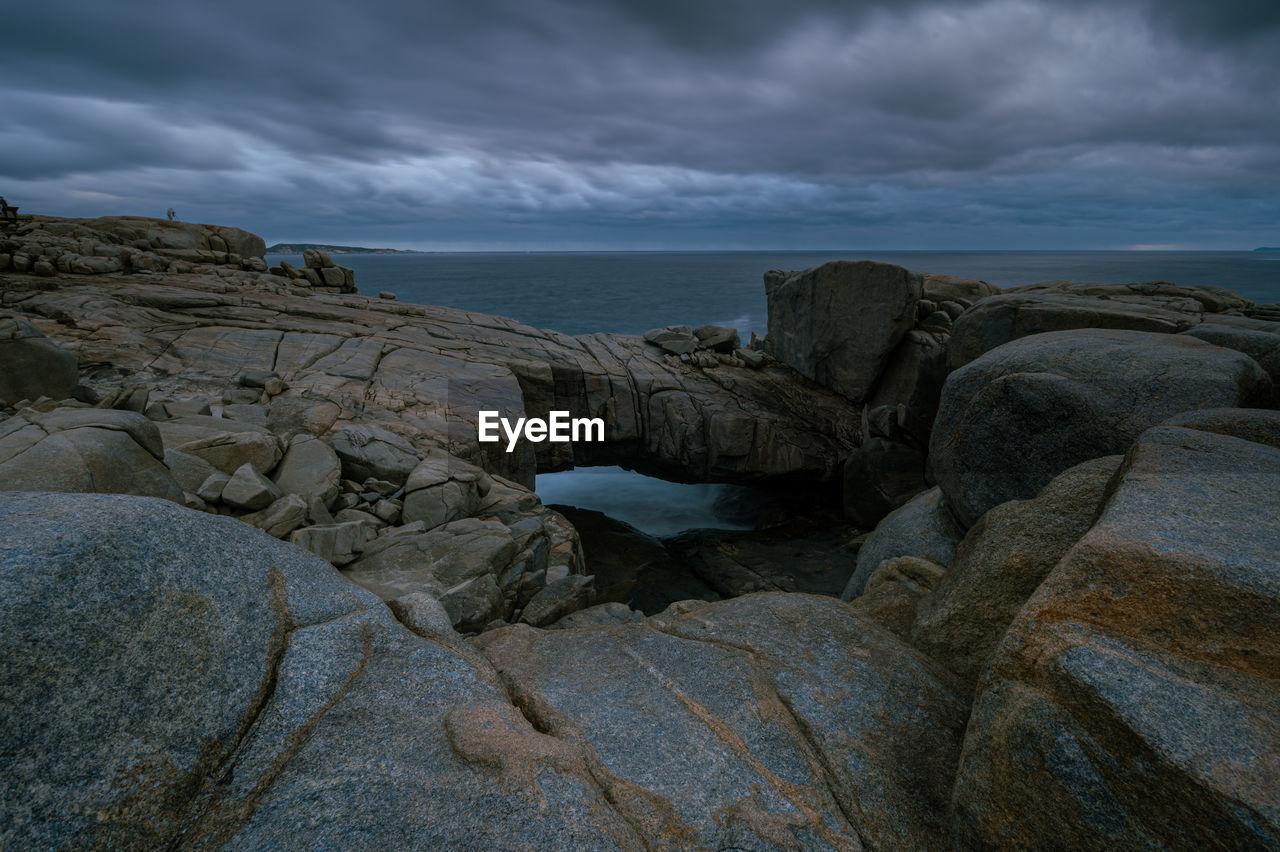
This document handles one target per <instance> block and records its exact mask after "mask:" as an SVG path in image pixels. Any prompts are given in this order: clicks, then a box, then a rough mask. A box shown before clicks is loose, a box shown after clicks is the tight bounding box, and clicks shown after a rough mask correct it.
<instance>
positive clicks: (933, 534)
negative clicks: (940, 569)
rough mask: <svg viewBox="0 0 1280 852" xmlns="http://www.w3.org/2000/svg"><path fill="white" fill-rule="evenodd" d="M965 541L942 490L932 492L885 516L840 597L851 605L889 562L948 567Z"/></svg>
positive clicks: (936, 489)
mask: <svg viewBox="0 0 1280 852" xmlns="http://www.w3.org/2000/svg"><path fill="white" fill-rule="evenodd" d="M962 538H964V528H963V527H961V526H960V523H959V521H957V520H956V518H955V515H954V513H953V512H952V511H951V508H950V507H949V506H948V505H947V501H946V498H944V497H943V496H942V489H940V488H930V489H929V490H928V491H925V492H924V493H923V494H920V495H919V496H917V497H915V498H914V499H912V500H911V501H910V502H908V503H905V504H904V505H902V506H901V507H900V508H898V509H896V510H895V511H893V512H891V513H890V514H888V515H886V516H885V518H884V520H882V521H881V522H880V523H879V524H878V525H877V526H876V528H875V529H874V530H873V531H872V532H871V535H870V536H868V537H867V540H866V541H864V542H863V543H862V547H861V548H860V549H859V550H858V562H857V565H856V566H855V567H854V570H853V574H852V575H850V577H849V581H848V583H846V584H845V587H844V591H843V592H841V594H840V597H841V598H843V599H844V600H846V601H848V600H853V599H854V598H856V597H858V596H859V595H861V594H862V593H863V591H864V590H865V589H866V586H867V581H868V580H870V579H871V575H872V574H874V573H875V571H876V569H877V568H879V567H880V563H881V562H883V561H884V560H886V559H894V558H896V557H899V556H920V557H924V558H927V559H930V560H932V561H934V562H937V563H939V564H941V565H949V564H950V563H951V560H952V558H953V557H954V556H955V552H956V546H957V545H958V544H959V543H960V540H961V539H962Z"/></svg>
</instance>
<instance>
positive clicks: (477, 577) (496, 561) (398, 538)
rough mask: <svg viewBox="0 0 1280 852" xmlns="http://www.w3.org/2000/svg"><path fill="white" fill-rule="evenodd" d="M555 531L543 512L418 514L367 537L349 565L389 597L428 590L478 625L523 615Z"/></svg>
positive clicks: (350, 575) (460, 624)
mask: <svg viewBox="0 0 1280 852" xmlns="http://www.w3.org/2000/svg"><path fill="white" fill-rule="evenodd" d="M548 514H551V513H548ZM554 538H555V533H554V531H553V530H548V529H547V528H546V525H545V523H544V521H543V519H542V518H540V517H537V516H535V517H531V518H523V519H521V520H518V521H514V522H512V523H510V524H507V523H503V522H502V521H500V520H497V519H490V520H480V519H479V518H464V519H462V520H457V521H452V522H450V523H447V524H444V525H442V526H439V527H436V528H434V529H430V530H428V529H427V528H426V525H425V524H423V523H422V522H421V521H418V522H415V523H412V524H408V525H406V526H403V527H399V528H397V529H396V530H394V531H392V532H388V533H386V534H383V535H381V536H379V537H378V538H377V539H376V540H374V541H372V542H370V543H368V544H365V545H363V547H362V553H361V556H360V558H359V559H357V560H355V561H354V562H352V563H351V564H349V565H347V566H346V568H345V569H344V572H343V573H344V576H346V577H347V579H349V580H351V581H352V582H355V583H357V584H359V585H361V586H363V587H364V588H366V589H368V590H369V591H371V592H373V593H374V594H376V595H377V596H378V597H380V598H382V599H383V600H385V601H391V600H395V599H396V598H399V597H402V596H404V595H407V594H411V593H413V592H426V593H427V594H430V595H431V596H432V597H434V598H436V599H437V600H439V601H440V603H441V604H443V605H444V608H445V610H447V611H448V613H449V616H450V618H452V619H453V623H454V625H455V626H456V627H457V628H458V629H459V630H465V631H468V632H475V631H478V630H480V629H481V628H483V627H485V626H486V625H487V624H489V622H491V621H494V620H500V621H514V620H516V619H517V618H518V617H519V615H520V610H521V609H522V608H524V607H525V606H526V605H527V604H528V603H529V602H530V600H531V599H532V598H533V597H534V596H535V595H536V594H538V593H539V592H541V591H542V590H543V588H544V587H546V586H548V585H549V583H548V579H549V571H548V569H549V567H550V559H549V557H550V553H551V549H552V546H553V540H554ZM573 567H579V566H577V565H576V564H575V565H574V566H573ZM555 579H556V580H558V579H562V577H556V578H555ZM580 603H582V604H583V605H585V603H590V601H580ZM573 608H576V607H572V608H570V609H569V610H566V612H563V613H560V615H565V614H567V612H569V611H572V609H573Z"/></svg>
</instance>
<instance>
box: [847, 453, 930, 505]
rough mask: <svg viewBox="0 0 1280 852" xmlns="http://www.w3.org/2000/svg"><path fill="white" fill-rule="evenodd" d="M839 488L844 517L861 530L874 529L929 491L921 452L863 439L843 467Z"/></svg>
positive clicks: (923, 455) (923, 456) (923, 454)
mask: <svg viewBox="0 0 1280 852" xmlns="http://www.w3.org/2000/svg"><path fill="white" fill-rule="evenodd" d="M842 486H843V487H842V498H841V503H842V505H843V508H844V516H845V517H846V518H848V519H849V520H851V521H853V522H854V523H856V524H859V525H860V526H862V527H870V526H874V525H875V524H876V523H878V522H879V521H880V519H881V518H883V517H885V516H886V515H888V514H889V513H890V512H892V511H894V510H895V509H897V508H898V507H899V506H902V505H904V504H905V503H907V502H908V501H909V500H910V499H911V498H912V497H914V496H916V495H917V494H919V493H920V492H922V491H924V490H925V489H926V488H928V487H929V483H928V482H927V481H926V479H925V452H924V449H923V448H921V447H917V446H912V445H910V444H905V443H902V442H900V441H894V440H890V439H888V438H881V437H874V438H867V439H866V440H864V441H863V442H862V446H860V447H858V449H856V450H854V451H853V453H852V454H851V455H850V456H849V460H848V461H847V462H846V463H845V466H844V479H843V482H842Z"/></svg>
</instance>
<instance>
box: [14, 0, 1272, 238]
mask: <svg viewBox="0 0 1280 852" xmlns="http://www.w3.org/2000/svg"><path fill="white" fill-rule="evenodd" d="M3 23H4V26H3V27H0V194H2V195H4V196H5V197H7V198H8V199H9V202H10V203H11V204H17V205H19V206H20V207H21V208H22V210H23V212H38V213H47V214H51V215H59V216H99V215H114V214H129V215H147V216H163V215H164V211H165V209H166V208H168V207H173V208H175V210H176V211H177V213H178V217H179V218H181V219H184V220H188V221H200V222H211V223H217V224H226V225H236V226H239V227H243V228H247V229H249V230H251V231H254V232H256V233H259V234H261V235H262V236H263V237H264V238H266V240H267V241H268V242H269V243H270V242H276V241H311V242H328V243H345V244H357V245H378V246H391V247H397V248H419V249H428V250H442V251H446V250H460V251H470V250H610V249H623V250H632V249H634V250H652V249H797V250H799V249H845V248H851V249H852V248H861V249H881V250H889V249H940V250H943V249H945V250H956V249H975V250H983V249H1046V250H1055V249H1056V250H1069V249H1129V248H1170V249H1249V248H1253V247H1255V246H1261V245H1278V244H1280V2H1276V0H1234V2H1233V0H1065V2H1048V0H990V2H988V1H987V0H972V2H970V0H951V2H936V0H893V1H892V2H882V0H788V2H776V0H703V2H697V1H696V0H467V2H449V1H448V0H438V2H423V0H417V1H416V2H414V0H365V2H361V3H353V2H350V0H343V2H337V0H312V2H310V3H307V4H305V5H304V4H301V3H296V2H295V3H283V2H278V0H220V2H217V3H209V2H201V3H194V2H189V0H168V1H167V2H165V1H164V0H112V2H102V0H41V2H27V3H17V4H10V5H9V7H7V8H6V10H5V12H4V22H3Z"/></svg>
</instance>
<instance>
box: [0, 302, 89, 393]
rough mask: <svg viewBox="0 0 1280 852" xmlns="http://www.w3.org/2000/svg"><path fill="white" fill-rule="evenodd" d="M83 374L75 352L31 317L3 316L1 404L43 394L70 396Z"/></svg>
mask: <svg viewBox="0 0 1280 852" xmlns="http://www.w3.org/2000/svg"><path fill="white" fill-rule="evenodd" d="M79 377H80V371H79V359H78V358H76V356H75V353H73V352H68V351H67V350H66V349H63V348H62V347H61V346H58V344H56V343H54V342H53V341H52V340H50V339H49V338H47V337H45V336H44V334H42V333H41V331H40V329H38V328H36V327H35V326H34V325H32V324H31V323H30V322H28V321H27V320H24V319H19V318H14V317H2V316H0V405H13V404H14V403H16V402H21V401H22V400H24V399H27V400H36V399H39V398H40V397H42V396H47V397H49V398H50V399H66V398H67V397H69V396H71V391H72V389H73V388H75V386H76V382H77V381H78V380H79Z"/></svg>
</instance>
